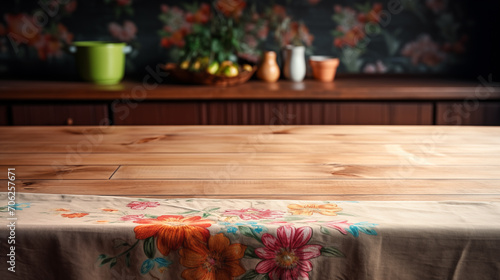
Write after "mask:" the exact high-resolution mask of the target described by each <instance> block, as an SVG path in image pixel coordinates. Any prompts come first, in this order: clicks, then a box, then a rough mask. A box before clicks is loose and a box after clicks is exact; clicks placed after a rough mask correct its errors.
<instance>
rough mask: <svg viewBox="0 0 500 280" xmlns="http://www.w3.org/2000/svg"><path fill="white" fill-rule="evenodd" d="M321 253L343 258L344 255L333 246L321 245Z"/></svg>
mask: <svg viewBox="0 0 500 280" xmlns="http://www.w3.org/2000/svg"><path fill="white" fill-rule="evenodd" d="M321 255H322V256H326V257H337V258H345V255H344V254H343V253H342V252H340V250H339V249H337V248H335V247H323V248H321Z"/></svg>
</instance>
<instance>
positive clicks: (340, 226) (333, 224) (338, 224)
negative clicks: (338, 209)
mask: <svg viewBox="0 0 500 280" xmlns="http://www.w3.org/2000/svg"><path fill="white" fill-rule="evenodd" d="M350 225H351V224H349V223H347V221H346V220H343V221H330V222H327V223H325V226H327V227H329V228H333V229H336V230H338V231H339V232H340V233H342V234H347V231H346V230H345V229H346V228H349V226H350Z"/></svg>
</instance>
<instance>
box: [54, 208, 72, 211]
mask: <svg viewBox="0 0 500 280" xmlns="http://www.w3.org/2000/svg"><path fill="white" fill-rule="evenodd" d="M54 211H57V212H69V209H66V208H56V209H54Z"/></svg>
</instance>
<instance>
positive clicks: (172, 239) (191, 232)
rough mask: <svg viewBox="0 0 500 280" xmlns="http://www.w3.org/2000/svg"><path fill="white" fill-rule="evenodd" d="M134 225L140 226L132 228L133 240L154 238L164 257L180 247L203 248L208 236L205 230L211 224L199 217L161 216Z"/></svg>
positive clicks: (139, 221)
mask: <svg viewBox="0 0 500 280" xmlns="http://www.w3.org/2000/svg"><path fill="white" fill-rule="evenodd" d="M134 223H138V224H142V225H139V226H136V227H135V228H134V232H135V238H137V239H146V238H149V237H151V236H155V237H156V238H157V240H156V244H157V247H158V250H159V251H160V252H161V253H162V254H163V255H164V256H166V255H168V253H169V252H170V250H177V249H179V248H180V246H181V245H183V246H184V247H186V248H190V249H193V250H197V249H198V248H199V247H200V246H203V243H206V242H207V240H208V237H209V236H210V233H209V231H208V229H207V228H208V227H210V226H211V225H212V223H213V222H212V221H210V220H206V219H202V218H201V217H200V216H194V217H184V216H179V215H163V216H159V217H157V218H156V219H143V220H138V221H134Z"/></svg>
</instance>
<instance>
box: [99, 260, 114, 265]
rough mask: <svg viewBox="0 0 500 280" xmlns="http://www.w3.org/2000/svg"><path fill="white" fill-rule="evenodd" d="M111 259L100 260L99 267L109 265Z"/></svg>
mask: <svg viewBox="0 0 500 280" xmlns="http://www.w3.org/2000/svg"><path fill="white" fill-rule="evenodd" d="M112 259H113V258H107V259H104V260H102V262H101V265H105V264H107V263H109V262H110V261H111V260H112Z"/></svg>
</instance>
